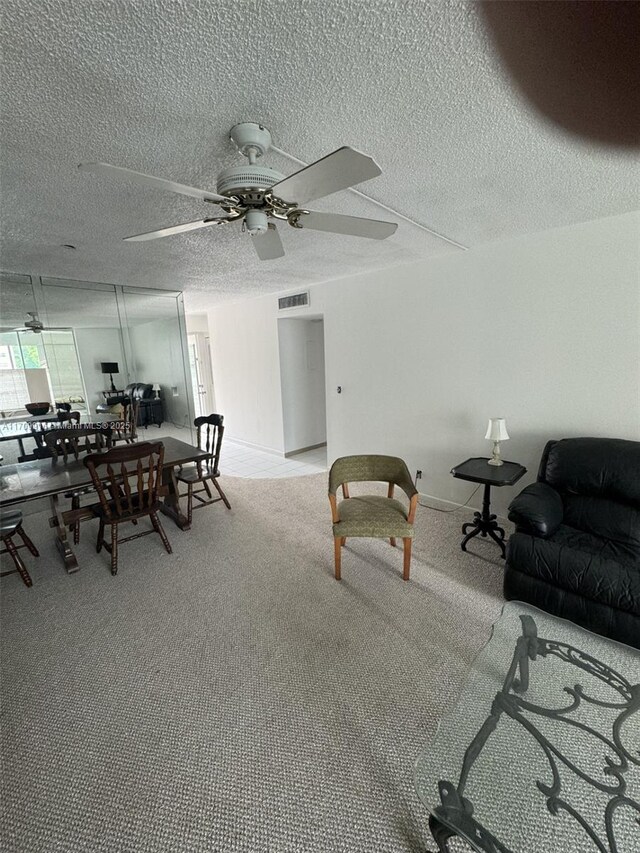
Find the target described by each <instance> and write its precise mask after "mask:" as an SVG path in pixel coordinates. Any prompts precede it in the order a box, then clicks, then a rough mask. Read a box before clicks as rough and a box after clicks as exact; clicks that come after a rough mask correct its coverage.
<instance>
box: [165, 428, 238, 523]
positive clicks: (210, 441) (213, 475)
mask: <svg viewBox="0 0 640 853" xmlns="http://www.w3.org/2000/svg"><path fill="white" fill-rule="evenodd" d="M223 421H224V416H223V415H215V414H214V415H204V416H203V417H200V418H196V419H195V421H194V422H193V425H194V426H195V428H196V430H197V445H198V447H200V448H201V449H202V450H205V451H206V452H207V453H208V454H210V456H209V458H208V459H207V460H206V461H205V462H196V464H195V465H192V466H189V467H188V468H180V469H179V470H178V473H177V474H176V479H177V480H178V481H179V482H181V483H185V484H186V486H187V492H186V494H187V518H188V519H189V524H191V520H192V518H193V510H194V506H193V500H194V498H195V499H196V500H197V501H199V503H200V506H208V505H209V504H214V503H217V502H218V501H223V502H224V505H225V506H226V508H227V509H231V504H230V503H229V501H228V500H227V496H226V495H225V493H224V492H223V491H222V489H221V488H220V484H219V483H218V477H219V476H220V469H219V465H220V450H221V448H222V436H223V435H224V426H223ZM209 483H211V484H212V485H213V487H214V488H215V489H216V491H217V492H218V495H219V497H217V498H214V497H213V495H212V493H211V488H210V486H209ZM198 484H201V485H202V488H201V489H196V488H195V487H196V486H197V485H198ZM203 492H206V494H207V496H208V498H209V499H208V500H206V499H205V498H203V497H201V495H202V493H203ZM182 497H184V495H182ZM196 509H199V507H196Z"/></svg>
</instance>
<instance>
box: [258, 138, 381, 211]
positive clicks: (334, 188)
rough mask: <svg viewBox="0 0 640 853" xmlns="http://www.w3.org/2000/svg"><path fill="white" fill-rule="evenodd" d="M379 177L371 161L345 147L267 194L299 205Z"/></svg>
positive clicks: (279, 184)
mask: <svg viewBox="0 0 640 853" xmlns="http://www.w3.org/2000/svg"><path fill="white" fill-rule="evenodd" d="M381 174H382V171H381V169H380V167H379V166H378V164H377V163H376V162H375V160H373V159H372V158H371V157H367V155H366V154H362V153H361V152H360V151H356V150H355V148H350V147H349V146H348V145H345V146H343V147H342V148H338V149H337V151H333V152H332V153H331V154H327V156H326V157H323V158H322V159H321V160H316V162H315V163H311V164H310V165H309V166H305V167H304V169H300V171H299V172H294V174H293V175H289V177H288V178H285V179H284V180H283V181H279V182H278V183H277V184H274V185H273V186H272V187H271V192H272V193H273V194H274V196H276V197H277V198H281V199H283V200H284V201H288V202H291V203H292V204H294V203H295V204H297V205H301V204H305V203H306V202H308V201H313V200H314V199H316V198H324V196H327V195H331V193H335V192H338V190H345V189H347V187H352V186H354V184H359V183H361V181H368V180H369V178H376V177H377V176H378V175H381Z"/></svg>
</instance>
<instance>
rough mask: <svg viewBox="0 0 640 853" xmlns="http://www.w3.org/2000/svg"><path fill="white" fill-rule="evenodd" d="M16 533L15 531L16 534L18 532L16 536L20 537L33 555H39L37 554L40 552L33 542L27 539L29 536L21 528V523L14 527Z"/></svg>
mask: <svg viewBox="0 0 640 853" xmlns="http://www.w3.org/2000/svg"><path fill="white" fill-rule="evenodd" d="M16 533H17V534H18V536H19V537H20V538H21V539H22V541H23V542H24V544H25V545H26V546H27V548H28V549H29V550H30V551H31V553H32V554H33V556H34V557H39V556H40V552H39V551H38V549H37V548H36V546H35V545H34V544H33V542H32V541H31V539H29V537H28V536H27V534H26V533H25V532H24V529H23V527H22V525H21V524H19V525H18V526H17V527H16Z"/></svg>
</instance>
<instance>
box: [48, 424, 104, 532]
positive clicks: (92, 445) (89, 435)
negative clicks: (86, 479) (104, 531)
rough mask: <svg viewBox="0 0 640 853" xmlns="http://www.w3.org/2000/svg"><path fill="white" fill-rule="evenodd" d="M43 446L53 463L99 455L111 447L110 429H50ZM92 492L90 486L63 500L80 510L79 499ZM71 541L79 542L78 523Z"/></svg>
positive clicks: (68, 493)
mask: <svg viewBox="0 0 640 853" xmlns="http://www.w3.org/2000/svg"><path fill="white" fill-rule="evenodd" d="M44 440H45V445H46V448H47V450H48V455H49V456H50V457H51V459H52V462H53V463H57V462H60V461H61V462H62V463H63V464H64V465H66V464H67V462H69V461H76V460H78V459H79V458H80V457H81V456H82V455H84V454H89V453H101V452H104V451H106V450H109V448H110V447H111V446H112V443H113V442H112V434H111V428H110V427H105V428H104V429H100V428H97V427H93V426H86V427H73V428H66V429H52V430H49V432H47V433H45V437H44ZM92 492H93V487H92V486H85V487H84V488H82V489H73V490H71V491H69V492H65V493H64V497H65V498H70V499H71V509H80V498H81V497H82V496H83V495H89V494H91V493H92ZM72 530H73V541H74V543H75V544H76V545H77V544H78V542H79V541H80V522H79V521H76V523H75V524H73V525H72Z"/></svg>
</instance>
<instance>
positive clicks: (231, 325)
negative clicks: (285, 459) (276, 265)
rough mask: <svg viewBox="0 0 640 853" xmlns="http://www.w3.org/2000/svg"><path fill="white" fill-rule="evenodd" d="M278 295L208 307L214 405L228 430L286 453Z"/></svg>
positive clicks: (239, 437)
mask: <svg viewBox="0 0 640 853" xmlns="http://www.w3.org/2000/svg"><path fill="white" fill-rule="evenodd" d="M276 306H277V299H276V297H275V296H271V297H268V298H267V297H265V298H264V299H248V300H245V301H244V302H235V303H225V304H224V305H223V306H222V305H221V306H218V307H216V309H215V310H214V311H211V312H210V313H209V329H210V341H211V360H212V363H213V381H214V384H215V388H216V407H217V410H218V412H219V413H220V414H222V415H224V425H225V430H226V432H225V436H226V437H228V438H234V439H236V440H238V441H243V442H246V443H247V444H251V445H255V446H257V447H261V448H263V449H265V450H269V451H272V452H276V453H284V433H283V423H282V394H281V390H280V360H279V351H278V328H277V322H276V316H275V314H276V311H275V308H276Z"/></svg>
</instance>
